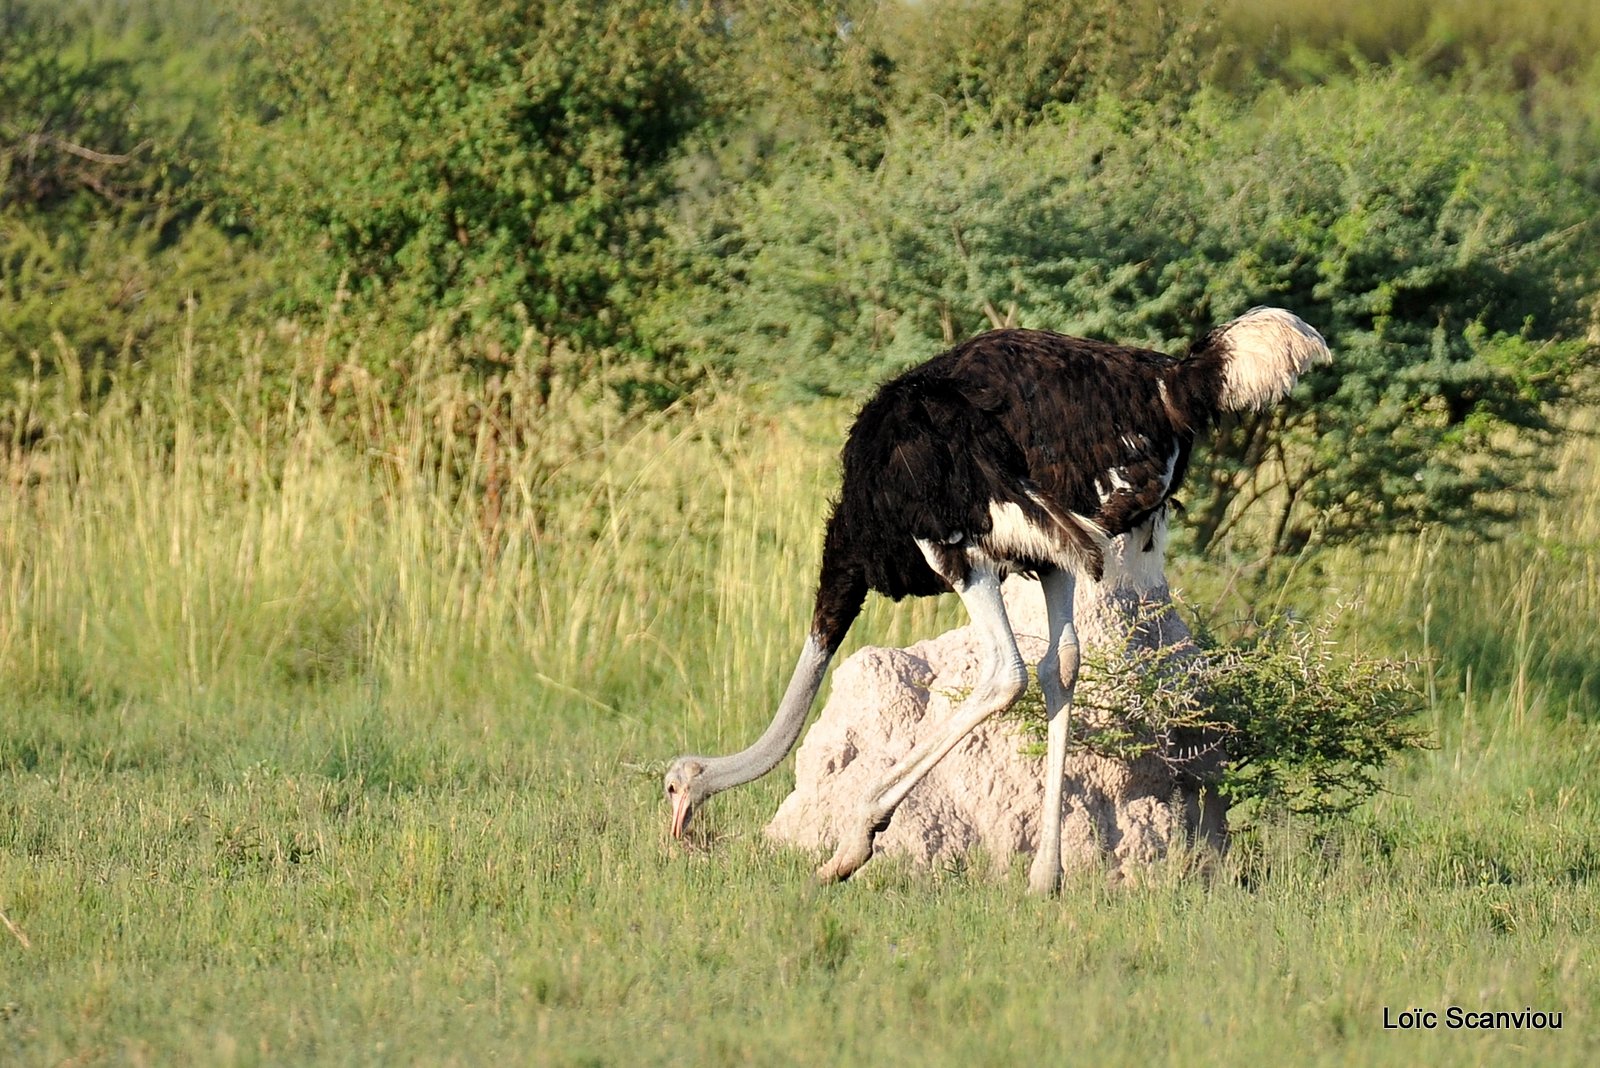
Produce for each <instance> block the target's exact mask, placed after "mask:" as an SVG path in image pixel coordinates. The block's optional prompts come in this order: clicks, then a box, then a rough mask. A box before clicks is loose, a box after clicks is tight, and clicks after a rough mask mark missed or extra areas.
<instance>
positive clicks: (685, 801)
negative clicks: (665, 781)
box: [672, 790, 691, 838]
mask: <svg viewBox="0 0 1600 1068" xmlns="http://www.w3.org/2000/svg"><path fill="white" fill-rule="evenodd" d="M690 808H691V806H690V804H689V791H688V790H679V791H678V792H677V793H675V794H673V795H672V837H674V838H682V837H683V832H684V831H686V830H688V829H689V813H690Z"/></svg>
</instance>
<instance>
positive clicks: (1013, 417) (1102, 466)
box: [666, 308, 1331, 893]
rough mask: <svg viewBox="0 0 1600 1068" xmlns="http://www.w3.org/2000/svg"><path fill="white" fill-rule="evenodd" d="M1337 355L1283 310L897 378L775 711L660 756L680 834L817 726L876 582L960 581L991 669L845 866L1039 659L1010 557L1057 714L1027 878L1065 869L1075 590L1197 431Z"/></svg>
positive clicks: (899, 589) (862, 428)
mask: <svg viewBox="0 0 1600 1068" xmlns="http://www.w3.org/2000/svg"><path fill="white" fill-rule="evenodd" d="M1330 359H1331V356H1330V354H1329V352H1328V347H1327V345H1326V343H1324V341H1323V340H1322V335H1320V334H1319V333H1317V331H1315V330H1314V329H1312V328H1311V327H1310V326H1307V325H1306V324H1305V323H1304V322H1303V321H1301V320H1300V319H1299V318H1298V317H1296V316H1294V315H1292V314H1290V313H1289V312H1286V311H1283V310H1281V309H1278V308H1256V309H1253V310H1251V311H1249V312H1246V313H1245V314H1244V315H1242V316H1240V317H1239V318H1237V319H1235V320H1233V321H1232V322H1230V323H1227V324H1225V325H1224V326H1221V327H1218V328H1217V329H1215V330H1213V331H1211V332H1210V333H1209V334H1207V335H1206V336H1205V337H1204V338H1202V339H1200V340H1199V341H1198V342H1196V343H1195V344H1194V345H1193V346H1191V348H1190V350H1189V353H1188V355H1187V356H1186V358H1184V359H1181V360H1180V359H1174V358H1173V357H1171V356H1167V355H1164V354H1162V353H1158V352H1149V351H1145V350H1143V349H1136V348H1128V347H1124V346H1120V345H1111V344H1107V343H1105V342H1100V341H1090V340H1085V339H1082V338H1072V337H1064V336H1062V335H1060V334H1053V333H1048V332H1044V331H1038V330H997V331H994V332H992V333H988V334H982V335H980V336H978V337H975V338H973V339H972V340H970V341H967V342H964V343H963V344H960V345H957V346H956V347H955V348H953V349H951V350H950V351H948V352H946V353H944V354H943V355H941V356H937V357H935V358H934V359H932V360H930V361H928V362H927V363H925V364H923V365H921V366H920V367H916V368H913V369H912V370H910V371H908V372H906V373H905V374H903V375H901V376H900V377H898V378H896V379H893V380H892V381H890V382H888V383H887V384H885V385H884V386H883V387H882V388H881V389H880V390H879V391H878V393H877V395H876V396H875V397H873V398H872V400H870V401H868V402H867V404H866V406H865V407H863V408H862V409H861V413H860V415H858V416H857V417H856V421H855V425H854V426H852V427H851V429H850V434H849V437H848V438H847V440H846V441H845V445H844V452H843V467H844V481H843V485H842V487H841V489H840V493H839V499H838V502H837V503H836V504H835V505H834V508H833V514H832V516H831V517H830V518H829V520H828V526H827V534H826V537H825V539H824V542H823V549H822V568H821V576H820V578H819V579H818V582H817V595H816V607H815V611H814V612H813V615H812V620H811V631H810V634H809V636H808V637H807V638H806V642H805V645H804V648H803V649H802V650H801V653H800V660H799V663H798V664H797V665H796V666H795V670H794V676H793V677H792V678H791V679H790V680H789V686H788V689H787V690H785V692H784V695H783V699H782V701H781V702H780V703H779V705H778V710H777V713H776V714H775V715H774V716H773V718H772V722H771V724H770V725H769V726H768V727H767V729H766V731H765V732H764V733H763V734H762V735H761V737H760V738H759V739H757V740H756V742H755V744H754V745H752V746H750V748H748V749H746V750H744V751H743V752H741V753H735V754H733V755H732V756H724V757H707V756H683V757H679V758H678V759H677V760H676V761H675V762H674V763H673V765H672V767H671V768H670V769H669V770H668V771H667V775H666V794H667V800H668V802H669V803H670V804H671V806H672V833H673V835H674V836H676V837H681V836H682V835H683V833H684V829H685V828H686V827H687V826H688V824H689V820H690V818H691V817H692V816H693V814H694V812H695V810H696V809H697V808H698V807H699V806H700V804H701V803H702V802H704V801H705V799H706V798H708V797H710V796H711V795H712V794H715V793H717V792H719V791H721V790H726V789H728V788H729V787H732V786H738V785H740V784H742V783H746V782H750V781H751V780H753V779H756V778H759V777H760V776H762V775H765V774H766V773H767V772H768V771H770V770H772V768H773V767H774V766H776V765H777V764H778V762H779V761H781V760H782V759H783V758H784V757H785V756H786V755H788V752H789V750H790V749H791V748H792V747H793V746H794V743H795V740H796V739H797V738H798V737H799V735H800V730H801V728H802V727H803V726H804V725H805V720H806V716H807V714H808V713H809V711H810V709H811V704H812V701H813V699H814V698H815V697H816V694H817V691H818V689H820V688H821V685H822V677H823V674H824V673H825V672H826V671H827V668H828V663H829V661H830V660H831V659H832V658H833V654H834V653H835V652H836V651H837V650H838V648H839V644H840V642H842V641H843V640H844V636H845V632H846V631H847V630H849V628H850V624H851V623H852V622H854V620H855V618H856V615H857V613H859V612H860V610H861V605H862V602H863V601H864V600H865V598H866V594H867V591H868V590H869V589H870V590H876V591H878V592H879V593H883V594H886V595H888V596H889V597H892V598H894V599H895V600H899V599H900V598H902V597H905V596H908V595H909V596H919V597H920V596H931V595H933V594H938V593H944V592H946V591H949V590H954V591H955V592H956V594H957V595H958V596H960V598H961V600H962V603H963V604H964V605H966V608H967V611H968V613H969V614H970V615H971V616H972V621H973V623H974V624H976V625H977V627H978V628H979V629H980V630H981V632H982V634H983V637H984V642H985V644H986V645H987V647H988V663H987V666H986V669H985V671H984V674H983V677H982V680H981V681H980V682H979V684H978V685H977V686H976V687H975V688H974V689H973V691H972V693H971V694H970V695H969V696H968V697H967V698H966V699H965V700H964V701H963V702H962V703H961V705H960V706H959V707H958V708H957V709H956V710H955V712H954V713H953V714H952V716H951V718H950V721H949V723H947V724H946V725H944V726H943V728H942V729H941V730H939V731H937V732H935V733H934V734H933V735H932V736H930V737H929V738H928V739H926V740H925V741H923V742H922V743H921V744H919V745H918V746H916V747H915V748H914V749H913V750H912V751H911V752H910V753H909V754H907V755H906V757H905V759H903V760H902V761H900V762H899V763H898V764H896V765H895V766H894V767H893V768H892V769H890V771H889V772H888V774H887V775H886V776H885V777H884V779H883V780H882V782H881V783H879V784H878V786H877V788H876V789H875V790H874V791H873V792H872V794H871V795H870V796H869V797H868V799H867V800H866V801H865V802H864V803H863V805H862V807H861V808H860V809H859V811H858V812H857V814H856V816H855V817H854V819H853V820H852V822H851V826H849V827H847V828H845V829H844V831H843V833H842V834H841V841H840V842H839V846H838V850H837V852H835V853H834V855H833V858H832V859H831V860H829V861H828V862H827V863H826V864H824V865H823V866H822V867H821V868H820V869H819V870H818V872H817V876H818V878H820V879H821V880H823V881H824V882H834V881H838V880H841V879H846V878H848V877H849V876H850V875H851V874H852V873H853V872H855V870H856V869H857V868H859V867H861V865H863V864H865V863H866V862H867V860H868V859H869V858H870V857H871V855H872V842H873V838H874V836H875V835H876V834H877V833H878V832H879V831H881V830H882V829H883V828H885V827H887V826H888V824H889V819H890V817H891V816H892V815H893V814H894V810H895V808H896V806H898V805H899V804H900V802H901V801H902V800H903V799H904V798H905V796H906V795H907V794H908V793H909V792H910V791H911V789H912V787H913V786H915V785H916V784H917V782H918V781H919V780H921V779H922V777H923V776H924V775H926V774H927V772H928V771H929V769H931V768H932V767H933V765H934V764H935V763H937V762H938V761H939V759H940V758H941V757H943V756H944V755H945V754H946V753H948V752H949V751H950V750H951V749H952V748H954V747H955V745H956V743H958V742H959V741H960V740H961V739H962V738H963V737H965V736H966V735H967V733H968V732H969V731H971V730H972V729H973V728H974V727H976V726H977V725H978V724H979V723H981V722H983V720H985V719H986V718H988V717H989V716H991V715H993V714H994V713H996V712H999V711H1001V710H1003V709H1005V708H1007V707H1009V706H1010V705H1011V704H1012V702H1014V701H1015V700H1016V699H1017V698H1018V697H1020V696H1021V695H1022V692H1023V690H1024V689H1025V688H1026V686H1027V679H1028V676H1027V672H1026V670H1025V669H1024V667H1023V664H1022V658H1021V656H1020V655H1019V654H1018V652H1017V642H1016V638H1015V637H1014V635H1013V634H1012V632H1011V626H1010V623H1009V622H1008V621H1007V619H1006V610H1005V604H1004V602H1002V600H1001V598H1000V581H1001V579H1002V578H1004V577H1005V576H1006V575H1007V574H1009V573H1011V572H1032V573H1034V574H1037V575H1038V576H1039V579H1040V582H1041V585H1042V586H1043V589H1044V596H1045V605H1046V613H1047V615H1046V618H1047V619H1048V621H1049V631H1050V634H1049V646H1048V648H1049V651H1048V652H1047V653H1046V654H1045V656H1044V657H1043V659H1041V660H1040V662H1039V671H1038V674H1039V685H1040V688H1041V690H1042V691H1043V694H1044V700H1045V711H1046V714H1047V716H1048V721H1049V727H1048V730H1047V734H1046V737H1047V747H1046V753H1047V756H1046V772H1045V774H1046V776H1047V777H1046V779H1045V792H1044V809H1043V814H1042V816H1041V819H1040V823H1039V828H1040V843H1039V850H1038V852H1037V854H1036V855H1035V857H1034V862H1033V865H1032V867H1031V869H1030V871H1029V880H1028V881H1029V886H1030V889H1032V890H1033V891H1035V892H1041V893H1051V892H1053V891H1054V890H1055V889H1056V888H1057V886H1058V885H1059V881H1060V876H1061V840H1060V830H1061V808H1062V778H1063V775H1064V772H1065V764H1066V749H1067V722H1068V717H1067V715H1066V714H1065V713H1066V712H1067V710H1069V709H1070V707H1071V703H1072V694H1073V689H1074V687H1075V685H1076V683H1077V679H1078V663H1079V656H1078V639H1077V635H1076V633H1075V632H1074V630H1073V622H1072V598H1073V592H1074V588H1075V585H1076V581H1077V576H1078V575H1080V574H1083V575H1088V576H1090V577H1091V578H1093V579H1096V580H1098V579H1099V578H1100V577H1101V574H1102V566H1103V554H1104V552H1105V550H1106V548H1107V546H1108V544H1109V541H1110V539H1111V538H1114V537H1116V536H1118V535H1120V534H1129V533H1132V534H1133V537H1134V538H1135V539H1136V543H1139V544H1143V545H1144V546H1145V547H1146V548H1147V549H1149V550H1151V551H1159V550H1156V548H1155V544H1156V539H1155V538H1154V537H1153V535H1152V530H1151V527H1152V525H1153V524H1154V523H1156V522H1159V521H1161V520H1162V518H1163V513H1164V511H1165V508H1166V505H1167V502H1168V500H1169V499H1170V498H1171V497H1172V495H1173V493H1174V492H1175V491H1176V490H1177V488H1178V486H1179V484H1180V483H1181V482H1182V481H1183V476H1184V471H1185V469H1186V468H1187V467H1188V463H1189V451H1190V449H1191V447H1192V446H1193V444H1194V439H1195V435H1196V434H1197V433H1199V432H1200V431H1201V430H1202V429H1204V428H1205V427H1206V426H1207V425H1209V424H1210V423H1211V422H1212V420H1214V419H1215V418H1216V417H1217V416H1218V415H1219V414H1220V413H1222V412H1225V411H1240V410H1243V409H1247V408H1261V407H1263V406H1265V405H1267V404H1270V403H1273V402H1275V401H1278V400H1281V399H1282V398H1283V397H1285V396H1286V395H1287V394H1288V393H1289V391H1290V389H1292V388H1293V386H1294V384H1295V382H1296V380H1297V379H1298V377H1299V375H1300V373H1301V372H1302V371H1304V370H1305V369H1306V368H1307V367H1309V366H1311V365H1313V364H1318V363H1325V362H1328V361H1329V360H1330Z"/></svg>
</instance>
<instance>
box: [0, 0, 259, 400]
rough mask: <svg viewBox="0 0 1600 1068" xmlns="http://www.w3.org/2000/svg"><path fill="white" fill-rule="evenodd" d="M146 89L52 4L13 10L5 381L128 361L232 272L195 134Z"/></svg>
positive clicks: (1, 45)
mask: <svg viewBox="0 0 1600 1068" xmlns="http://www.w3.org/2000/svg"><path fill="white" fill-rule="evenodd" d="M146 99H147V94H146V92H145V90H144V88H143V86H142V85H141V82H140V80H139V78H138V77H137V72H136V70H135V67H134V64H133V63H132V62H131V61H129V60H127V59H120V58H115V57H112V56H107V55H103V54H101V53H100V52H99V51H97V50H96V49H94V48H92V47H90V46H89V44H88V42H87V38H86V36H85V34H84V32H83V31H81V30H77V29H74V28H73V27H71V26H69V25H67V24H66V23H65V22H63V21H60V20H59V19H57V18H56V17H54V15H53V13H52V12H50V11H49V9H47V8H43V7H39V6H19V5H15V4H9V3H8V4H6V5H5V6H4V7H3V8H0V392H3V393H11V392H14V390H15V389H16V388H18V383H19V382H20V381H23V380H26V379H28V378H30V377H31V376H32V375H33V373H34V365H35V364H36V363H37V364H38V366H39V367H40V369H41V370H43V371H45V372H53V371H54V370H55V369H56V368H57V366H58V364H60V363H62V362H63V361H64V362H65V363H66V364H68V365H70V366H71V367H72V368H82V367H89V366H99V367H102V368H104V369H106V370H108V371H115V370H118V369H122V368H125V367H127V366H128V365H129V364H130V363H132V362H133V361H134V360H136V359H137V358H138V356H139V354H140V352H141V350H142V346H143V345H144V343H145V342H146V341H147V340H148V339H150V338H151V337H153V336H156V335H159V334H162V333H164V332H166V333H171V332H173V331H175V330H177V329H180V328H182V326H183V325H184V323H185V321H186V317H187V316H188V314H189V313H188V312H187V310H186V306H187V304H188V301H189V298H190V297H191V296H199V297H200V298H201V299H202V300H206V299H208V298H209V297H210V296H211V295H212V294H213V292H214V291H215V290H216V289H217V285H216V283H217V280H218V279H226V278H229V277H231V276H230V272H229V271H228V269H227V268H228V266H229V265H230V264H234V263H236V262H237V256H236V251H237V250H235V249H233V248H232V247H231V246H230V243H229V242H228V241H227V240H226V238H225V236H224V235H222V234H220V233H219V232H218V231H217V230H216V229H215V227H212V226H211V225H210V224H209V223H208V222H207V220H206V213H205V210H204V204H203V199H202V194H201V193H200V191H199V187H198V185H197V183H196V180H195V174H196V168H197V163H196V160H195V158H194V156H193V154H192V153H191V151H190V145H189V143H188V139H187V136H186V132H185V131H184V130H183V129H181V128H177V127H174V126H172V125H169V124H168V123H166V122H164V121H161V120H158V119H154V118H151V117H150V116H149V114H148V112H149V109H147V108H146V107H145V106H144V105H145V104H146ZM74 373H75V372H74Z"/></svg>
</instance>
